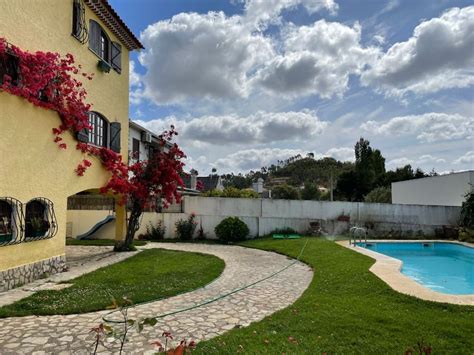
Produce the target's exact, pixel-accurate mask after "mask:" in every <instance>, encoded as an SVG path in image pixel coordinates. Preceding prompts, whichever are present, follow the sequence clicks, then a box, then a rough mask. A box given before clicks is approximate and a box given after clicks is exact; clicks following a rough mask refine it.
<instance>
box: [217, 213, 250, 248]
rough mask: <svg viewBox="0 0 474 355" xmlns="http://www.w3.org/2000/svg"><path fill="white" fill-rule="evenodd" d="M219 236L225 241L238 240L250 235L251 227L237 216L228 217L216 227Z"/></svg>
mask: <svg viewBox="0 0 474 355" xmlns="http://www.w3.org/2000/svg"><path fill="white" fill-rule="evenodd" d="M214 231H215V232H216V235H217V237H218V238H219V239H220V240H222V241H224V242H227V243H229V242H238V241H242V240H245V238H246V237H247V236H248V235H249V227H247V225H246V224H245V222H243V221H241V220H240V219H239V218H237V217H227V218H225V219H223V220H222V221H221V223H219V224H218V225H217V226H216V228H215V229H214Z"/></svg>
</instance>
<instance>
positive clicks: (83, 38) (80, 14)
mask: <svg viewBox="0 0 474 355" xmlns="http://www.w3.org/2000/svg"><path fill="white" fill-rule="evenodd" d="M72 6H73V10H72V11H73V12H72V35H73V36H74V37H76V39H77V40H78V41H79V42H81V43H82V44H84V43H86V42H87V39H88V37H89V32H88V31H87V26H86V8H85V5H84V3H83V2H82V1H81V0H74V2H73V5H72Z"/></svg>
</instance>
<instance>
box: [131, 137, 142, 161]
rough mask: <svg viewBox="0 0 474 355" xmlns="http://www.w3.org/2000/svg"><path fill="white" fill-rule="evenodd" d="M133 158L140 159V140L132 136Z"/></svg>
mask: <svg viewBox="0 0 474 355" xmlns="http://www.w3.org/2000/svg"><path fill="white" fill-rule="evenodd" d="M132 159H135V160H137V161H140V141H139V140H138V139H136V138H132Z"/></svg>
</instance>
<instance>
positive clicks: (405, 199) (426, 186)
mask: <svg viewBox="0 0 474 355" xmlns="http://www.w3.org/2000/svg"><path fill="white" fill-rule="evenodd" d="M473 186H474V171H466V172H461V173H454V174H449V175H441V176H433V177H427V178H423V179H415V180H407V181H400V182H394V183H392V203H398V204H404V205H406V204H411V205H438V206H461V205H462V202H463V201H464V199H465V198H464V195H465V194H466V193H467V192H468V191H469V190H470V189H472V187H473Z"/></svg>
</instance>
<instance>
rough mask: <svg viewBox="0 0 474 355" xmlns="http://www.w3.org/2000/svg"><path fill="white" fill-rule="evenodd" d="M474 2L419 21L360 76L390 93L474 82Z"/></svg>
mask: <svg viewBox="0 0 474 355" xmlns="http://www.w3.org/2000/svg"><path fill="white" fill-rule="evenodd" d="M473 48H474V6H469V7H465V8H462V9H459V8H452V9H450V10H448V11H446V12H444V13H443V14H442V15H441V17H439V18H432V19H430V20H427V21H423V22H422V23H420V24H419V25H418V26H417V27H416V28H415V29H414V31H413V36H412V37H411V38H409V39H408V40H407V41H406V42H399V43H395V44H394V45H393V46H392V47H391V48H389V49H388V51H387V52H386V53H385V54H384V55H383V56H381V57H380V59H379V60H378V61H377V62H376V63H374V64H373V65H372V67H371V68H370V70H367V71H366V72H365V73H363V75H362V77H361V79H362V83H363V84H365V85H372V86H375V87H377V88H378V89H379V90H381V91H383V92H385V93H387V94H388V95H394V96H403V95H404V94H405V93H407V92H409V91H411V92H414V93H422V94H423V93H430V92H436V91H439V90H441V89H449V88H463V87H468V86H470V85H472V84H473V83H474V50H473Z"/></svg>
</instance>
